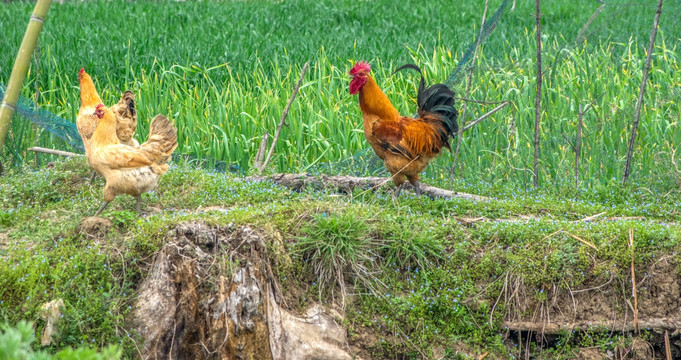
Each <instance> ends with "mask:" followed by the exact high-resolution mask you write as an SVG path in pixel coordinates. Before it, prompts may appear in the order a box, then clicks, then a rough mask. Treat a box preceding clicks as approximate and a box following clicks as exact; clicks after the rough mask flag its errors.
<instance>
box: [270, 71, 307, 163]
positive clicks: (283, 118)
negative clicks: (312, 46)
mask: <svg viewBox="0 0 681 360" xmlns="http://www.w3.org/2000/svg"><path fill="white" fill-rule="evenodd" d="M309 64H310V63H309V62H306V63H305V65H303V69H302V70H301V71H300V78H299V79H298V83H297V84H296V87H294V88H293V93H292V94H291V98H290V99H289V100H288V104H286V107H285V108H284V112H283V113H282V114H281V120H280V121H279V127H278V128H277V132H276V133H275V134H274V140H272V146H270V151H269V152H268V153H267V157H266V158H265V162H263V163H262V165H261V166H260V167H259V168H258V171H260V172H262V170H263V169H264V168H265V167H266V166H267V163H269V162H270V158H271V157H272V153H274V147H275V146H276V145H277V140H279V134H280V133H281V129H282V128H283V127H284V125H286V116H288V110H289V108H291V104H292V103H293V100H294V99H295V98H296V95H297V94H298V90H299V89H300V85H301V84H302V83H303V77H304V76H305V72H306V71H307V67H308V65H309ZM264 139H265V141H267V140H266V138H264Z"/></svg>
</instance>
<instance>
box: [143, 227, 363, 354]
mask: <svg viewBox="0 0 681 360" xmlns="http://www.w3.org/2000/svg"><path fill="white" fill-rule="evenodd" d="M167 238H168V243H167V244H166V245H165V246H164V247H163V249H161V251H159V252H158V253H157V255H156V257H155V260H154V263H153V266H152V267H151V271H150V273H149V274H148V276H147V278H146V279H145V280H144V282H143V283H142V285H141V288H140V291H139V293H140V296H139V300H138V302H137V304H136V306H135V311H134V315H133V316H134V319H133V322H134V323H135V329H136V330H137V332H138V334H140V335H141V336H142V337H143V338H144V344H143V346H142V347H141V351H142V355H143V357H144V358H150V359H155V358H164V359H165V358H171V359H258V360H261V359H262V360H266V359H319V360H324V359H352V356H350V355H349V354H348V353H347V352H346V350H345V349H347V345H346V344H347V340H346V330H345V329H344V328H343V327H342V326H340V325H339V324H338V322H337V321H336V320H335V319H334V317H332V316H330V315H329V314H328V313H327V311H326V310H325V309H323V308H322V307H320V306H314V307H312V308H310V309H308V311H307V313H306V314H304V316H302V317H298V316H295V315H293V314H292V313H290V312H289V311H288V310H287V308H286V305H285V304H284V302H283V300H282V297H281V294H279V293H278V291H277V290H276V289H278V285H277V284H276V281H275V280H274V278H273V276H272V272H271V269H270V265H269V260H268V255H267V248H266V246H265V241H264V239H263V237H262V236H261V235H260V234H258V233H257V232H256V231H254V230H253V229H251V228H250V227H247V226H246V227H238V228H235V229H232V228H220V227H211V226H208V225H206V224H204V223H198V222H188V223H182V224H179V225H178V226H177V227H176V228H175V229H174V230H172V231H170V232H169V233H168V234H167Z"/></svg>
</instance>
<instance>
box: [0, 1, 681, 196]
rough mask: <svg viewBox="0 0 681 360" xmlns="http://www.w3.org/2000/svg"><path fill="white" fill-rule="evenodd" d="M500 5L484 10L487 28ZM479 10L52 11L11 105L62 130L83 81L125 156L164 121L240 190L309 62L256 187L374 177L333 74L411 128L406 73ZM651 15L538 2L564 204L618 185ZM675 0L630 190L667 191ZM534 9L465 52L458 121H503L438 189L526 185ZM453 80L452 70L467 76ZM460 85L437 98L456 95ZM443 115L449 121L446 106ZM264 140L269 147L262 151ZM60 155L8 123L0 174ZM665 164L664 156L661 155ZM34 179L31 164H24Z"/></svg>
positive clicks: (125, 5) (472, 30) (431, 177)
mask: <svg viewBox="0 0 681 360" xmlns="http://www.w3.org/2000/svg"><path fill="white" fill-rule="evenodd" d="M501 3H502V1H501V0H492V1H489V10H488V17H489V16H491V14H492V13H493V12H494V11H496V9H497V8H498V7H499V5H500V4H501ZM483 4H484V1H465V2H464V1H439V2H431V1H410V0H406V1H387V0H379V1H347V0H343V1H337V0H321V1H302V0H293V1H224V2H212V1H209V2H193V1H187V2H142V1H138V2H128V1H112V2H100V1H94V2H66V3H64V4H59V3H55V4H53V5H52V8H51V10H50V12H49V14H48V18H47V21H46V23H45V26H44V28H43V32H42V34H41V37H40V41H39V55H37V56H36V57H35V60H34V63H33V64H32V66H31V68H30V69H29V73H28V75H27V80H26V81H25V82H24V88H23V91H22V95H23V96H25V97H27V98H30V99H35V89H36V82H37V83H38V84H37V85H38V89H39V98H38V105H39V106H40V107H42V108H44V109H47V110H49V111H51V112H53V113H55V114H57V115H59V116H61V117H63V118H65V119H67V120H69V121H75V117H76V113H77V111H78V106H79V90H78V80H77V73H78V70H79V69H80V68H81V67H84V68H85V69H86V70H87V71H88V72H89V73H90V74H91V75H92V76H93V77H94V78H95V81H96V85H97V86H98V89H99V92H100V95H101V96H102V98H103V100H104V101H105V102H106V103H108V104H111V103H113V102H115V101H117V99H118V97H119V96H120V94H121V93H122V92H123V91H125V90H126V89H131V90H132V91H134V92H135V94H136V95H137V103H138V108H139V117H140V118H139V120H140V121H139V127H138V136H137V137H138V138H139V139H144V138H145V137H146V133H147V131H148V125H149V120H150V119H151V118H152V117H153V116H154V115H155V114H157V113H163V114H166V115H168V116H169V117H171V118H172V119H174V121H175V123H176V125H177V127H178V130H179V144H180V145H179V148H178V152H179V153H181V154H183V155H191V156H192V157H191V158H192V159H194V158H201V159H205V160H206V161H207V162H208V163H209V164H212V165H214V164H216V163H220V164H227V165H228V166H229V168H230V169H232V170H236V171H240V172H244V173H246V172H249V171H251V169H252V164H253V159H254V157H255V153H256V151H257V149H258V146H259V145H260V140H261V138H262V136H263V134H264V133H265V132H266V131H267V132H269V133H270V134H273V133H274V131H275V130H276V127H277V124H278V123H279V119H280V116H281V114H282V112H283V109H284V107H285V105H286V103H287V101H288V99H289V97H290V95H291V93H292V91H293V87H294V86H295V83H296V81H297V79H298V77H299V75H300V72H301V69H302V67H303V64H304V63H305V62H307V61H309V62H310V70H309V71H308V72H307V74H306V75H305V77H304V80H303V85H302V87H301V89H300V92H299V94H298V96H297V98H296V99H295V101H294V102H293V104H292V107H291V110H290V113H289V115H288V119H287V121H286V123H287V124H288V126H287V127H284V128H283V131H282V133H281V138H280V140H279V142H278V143H277V146H276V149H275V156H274V158H273V161H272V165H270V167H269V168H268V171H271V172H301V171H303V172H315V171H326V172H333V173H335V174H344V173H346V174H350V173H352V174H363V173H364V174H366V173H380V172H381V171H382V164H380V163H379V162H377V161H375V160H374V159H375V155H373V152H372V151H371V150H370V148H369V145H368V143H367V142H366V140H365V138H364V134H363V133H362V130H361V129H362V127H361V121H362V120H361V113H360V111H359V107H358V105H357V98H356V97H353V96H351V95H350V94H349V93H348V83H349V79H348V75H347V74H348V71H349V69H350V68H351V67H352V65H353V64H354V62H355V61H358V60H367V61H369V62H370V63H371V65H372V68H373V75H374V77H375V79H376V81H377V82H378V84H379V85H380V86H381V87H382V89H383V90H384V91H385V92H386V94H388V96H389V98H390V100H391V101H392V102H393V104H394V105H395V106H396V108H397V109H398V110H399V111H400V112H401V113H402V114H414V113H415V112H416V104H415V97H416V89H417V86H418V81H419V77H418V75H417V74H416V73H409V72H402V73H399V74H397V75H393V74H392V72H393V71H394V70H395V69H396V68H397V67H399V66H401V65H403V64H405V63H415V64H417V65H419V66H420V67H422V68H423V69H424V73H425V77H426V81H427V82H428V83H435V82H443V81H445V80H446V79H447V78H448V77H449V76H450V75H451V74H452V73H453V71H454V69H455V68H456V67H457V65H458V63H459V61H460V60H461V58H462V56H463V54H464V52H465V51H466V50H467V48H468V46H470V44H471V43H473V42H474V41H475V37H476V35H477V34H478V32H479V28H480V20H481V16H482V12H483ZM656 4H657V1H653V0H638V1H624V0H619V1H606V6H605V8H604V10H603V12H601V13H600V14H599V15H598V16H596V17H595V19H594V20H593V21H591V22H589V20H590V18H591V16H592V14H593V13H594V11H595V10H596V9H597V8H598V7H599V6H600V3H599V2H597V1H593V0H573V1H545V2H543V9H542V12H543V16H542V28H543V30H542V40H543V65H544V66H543V68H544V69H543V71H544V74H543V76H544V90H543V92H542V104H543V106H542V115H541V133H540V145H541V152H540V163H539V169H540V174H539V177H540V183H541V185H542V186H544V187H547V188H557V189H561V188H569V187H574V186H575V185H574V183H575V180H574V173H575V169H574V164H575V152H574V145H575V141H576V138H575V137H576V132H577V119H578V113H579V109H580V107H581V108H586V107H588V108H589V110H588V111H586V112H585V114H584V130H583V137H582V139H581V141H582V149H581V161H580V168H579V171H580V177H581V180H582V182H581V184H580V186H595V185H599V184H600V185H602V184H610V183H612V182H613V181H620V180H621V178H622V173H623V167H624V161H625V155H626V151H627V143H628V139H629V134H630V129H631V123H632V120H633V118H634V109H635V106H636V99H637V96H638V91H639V87H640V85H641V78H642V72H643V67H644V61H645V57H646V47H647V43H648V37H649V33H650V30H651V28H652V22H653V17H654V12H655V8H656ZM32 8H33V4H32V3H27V2H11V3H7V4H3V5H1V6H0V29H2V30H1V31H2V36H1V37H0V48H1V49H2V51H0V83H2V84H5V83H6V81H7V79H8V78H9V74H10V72H11V69H12V65H13V61H14V57H15V56H16V53H17V50H18V46H19V44H20V43H21V39H22V37H23V32H24V30H25V28H26V23H27V21H28V19H29V17H30V14H31V11H32ZM680 11H681V0H668V1H665V5H664V8H663V12H662V17H661V20H660V31H659V33H658V37H657V41H656V43H655V47H654V53H653V57H652V59H653V60H652V67H651V71H650V77H649V83H648V87H647V90H646V93H645V97H644V103H643V108H642V114H641V122H640V127H639V134H638V137H637V139H636V148H635V152H634V159H633V167H632V168H633V174H632V179H633V180H634V182H635V183H637V184H640V185H641V186H646V187H650V186H663V187H664V186H666V187H669V186H670V184H673V181H672V180H673V179H674V178H675V174H676V172H675V168H674V167H673V164H672V161H671V160H672V157H671V155H672V153H673V151H674V150H675V149H677V148H678V147H681V129H680V128H679V120H681V119H680V114H681V112H680V111H681V109H680V107H679V99H681V71H680V70H681V69H680V67H681V59H680V58H679V41H680V40H681V39H680V34H681V20H679V18H678V14H679V13H680ZM534 26H535V19H534V2H530V1H517V2H516V3H515V6H514V7H513V9H509V10H508V11H507V12H506V13H505V14H504V15H503V16H502V18H501V20H500V22H499V23H498V24H497V27H496V28H495V30H494V31H493V32H492V34H491V35H490V37H489V38H488V40H486V41H485V42H483V43H482V44H481V48H480V52H479V55H478V59H477V61H476V63H475V67H474V72H473V77H472V79H473V80H472V84H471V89H472V90H471V94H470V98H471V99H473V100H477V101H481V102H487V103H473V102H470V103H469V106H468V111H467V114H466V120H467V121H471V120H473V119H475V118H477V117H478V116H480V115H482V114H484V113H486V112H487V111H489V110H491V109H492V108H493V107H495V106H496V105H495V104H491V103H493V102H500V101H509V102H510V105H509V106H507V107H506V108H504V109H503V110H501V111H499V112H497V113H495V114H494V115H493V116H491V117H490V118H489V119H487V120H484V121H483V122H481V123H480V124H478V125H477V126H475V127H474V128H473V129H471V130H470V131H467V132H465V133H464V136H463V143H462V147H461V157H460V161H459V166H458V169H457V171H456V177H455V178H456V179H458V180H460V181H463V182H469V183H470V182H484V183H492V184H507V183H514V184H519V185H520V186H528V187H529V186H530V185H531V183H532V181H531V180H532V172H531V171H530V170H531V169H532V163H533V154H534V149H533V134H534V114H535V109H534V103H535V82H536V70H535V69H536V62H535V61H536V59H535V52H536V45H535V29H534ZM468 66H470V63H467V64H466V65H465V66H464V70H467V69H468ZM466 72H467V71H462V72H461V74H462V75H461V76H460V77H459V78H458V79H459V81H457V82H456V83H455V85H454V86H453V87H454V91H455V92H456V93H457V95H458V96H463V95H464V89H465V85H466V84H465V83H466V76H465V73H466ZM458 104H459V106H462V105H463V102H462V100H459V103H458ZM270 138H271V137H270ZM35 145H38V146H43V147H51V148H59V149H63V150H71V149H70V147H69V146H68V145H67V144H65V143H64V142H63V141H61V140H59V139H58V138H57V137H55V136H53V135H52V134H51V133H49V132H47V131H44V130H40V129H38V130H37V131H36V130H35V129H34V128H33V126H32V125H31V122H30V121H29V120H27V119H25V118H22V117H15V119H14V121H13V124H12V128H11V131H10V134H9V136H8V140H7V143H6V146H5V149H4V151H3V160H4V162H5V163H8V162H9V163H12V164H14V165H17V166H21V165H22V164H27V165H33V164H34V163H35V162H34V161H35V160H34V157H35V155H33V153H30V152H28V151H27V148H29V147H30V146H35ZM679 156H681V155H679ZM41 159H42V160H41V161H43V162H45V161H48V160H49V157H42V156H41ZM452 160H453V154H451V153H449V152H446V153H444V155H443V156H440V157H439V158H438V159H437V161H435V162H434V163H433V164H432V165H431V166H430V167H429V169H428V170H427V172H426V182H435V183H438V182H440V183H442V182H444V181H445V180H448V179H449V168H450V165H451V163H452Z"/></svg>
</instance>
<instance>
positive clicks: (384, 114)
mask: <svg viewBox="0 0 681 360" xmlns="http://www.w3.org/2000/svg"><path fill="white" fill-rule="evenodd" d="M359 108H360V109H361V110H362V113H364V114H372V115H376V116H378V117H380V118H381V119H383V120H391V119H392V120H395V121H397V119H398V118H399V117H400V114H399V113H398V112H397V110H396V109H395V107H394V106H393V104H392V103H390V100H389V99H388V97H387V96H386V95H385V94H384V93H383V91H382V90H381V88H379V87H378V85H377V84H376V82H375V81H374V79H373V78H372V77H371V76H369V75H367V82H366V83H365V84H364V86H363V87H362V89H360V90H359Z"/></svg>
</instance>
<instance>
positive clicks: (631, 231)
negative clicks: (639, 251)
mask: <svg viewBox="0 0 681 360" xmlns="http://www.w3.org/2000/svg"><path fill="white" fill-rule="evenodd" d="M629 249H630V250H631V292H632V294H633V295H634V331H636V332H637V333H638V296H637V294H636V271H635V269H634V229H633V228H631V229H629Z"/></svg>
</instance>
